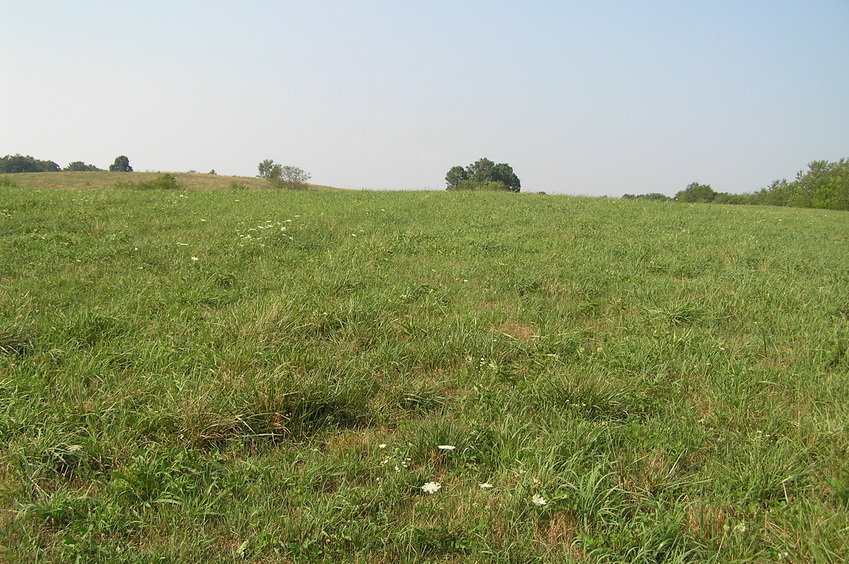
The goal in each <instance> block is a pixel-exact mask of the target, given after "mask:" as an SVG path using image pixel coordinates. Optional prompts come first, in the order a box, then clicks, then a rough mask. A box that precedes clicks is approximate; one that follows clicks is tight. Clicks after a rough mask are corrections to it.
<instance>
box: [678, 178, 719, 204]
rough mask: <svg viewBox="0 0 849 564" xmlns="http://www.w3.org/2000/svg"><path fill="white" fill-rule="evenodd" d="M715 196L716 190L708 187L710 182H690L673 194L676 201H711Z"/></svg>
mask: <svg viewBox="0 0 849 564" xmlns="http://www.w3.org/2000/svg"><path fill="white" fill-rule="evenodd" d="M714 198H716V192H714V190H713V188H711V187H710V184H699V183H698V182H691V183H690V184H689V185H688V186H687V188H685V189H684V190H681V191H680V192H678V193H677V194H675V201H676V202H685V203H699V204H705V203H709V202H712V201H713V199H714Z"/></svg>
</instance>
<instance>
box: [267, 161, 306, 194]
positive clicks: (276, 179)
mask: <svg viewBox="0 0 849 564" xmlns="http://www.w3.org/2000/svg"><path fill="white" fill-rule="evenodd" d="M257 169H258V170H259V175H258V176H259V177H260V178H265V179H266V180H268V181H269V182H270V183H271V185H272V186H274V187H275V188H283V189H286V190H305V189H306V188H307V182H308V181H309V179H310V175H309V173H307V172H304V170H303V169H301V168H298V167H296V166H283V165H280V164H277V163H275V162H274V161H273V160H271V159H265V160H264V161H262V162H261V163H259V165H258V166H257Z"/></svg>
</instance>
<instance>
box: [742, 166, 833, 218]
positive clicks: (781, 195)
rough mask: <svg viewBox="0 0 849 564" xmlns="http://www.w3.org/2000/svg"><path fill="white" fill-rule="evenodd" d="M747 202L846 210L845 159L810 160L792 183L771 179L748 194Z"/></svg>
mask: <svg viewBox="0 0 849 564" xmlns="http://www.w3.org/2000/svg"><path fill="white" fill-rule="evenodd" d="M749 203H752V204H760V205H769V206H790V207H799V208H824V209H830V210H847V211H849V159H840V160H839V161H837V162H836V163H832V162H829V161H813V162H811V163H810V164H808V170H806V171H805V170H800V171H799V172H798V173H796V179H795V180H793V181H792V182H788V181H787V180H785V179H782V180H774V181H773V182H772V183H770V185H769V186H767V187H766V188H763V189H761V190H758V191H757V192H755V193H754V194H752V195H750V196H749Z"/></svg>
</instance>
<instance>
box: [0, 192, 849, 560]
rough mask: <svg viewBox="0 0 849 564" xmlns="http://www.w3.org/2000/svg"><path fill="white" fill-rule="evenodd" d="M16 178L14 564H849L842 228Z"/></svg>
mask: <svg viewBox="0 0 849 564" xmlns="http://www.w3.org/2000/svg"><path fill="white" fill-rule="evenodd" d="M0 189H1V190H2V197H3V200H2V201H3V203H2V205H0V207H2V215H0V244H2V252H0V438H1V439H2V442H0V445H3V446H2V447H0V465H2V466H0V492H2V500H3V501H2V504H3V506H2V507H3V509H2V513H1V514H0V545H2V549H0V550H2V551H3V552H2V555H3V558H5V559H7V560H9V561H20V562H24V561H55V562H64V561H69V560H79V561H103V562H112V561H123V562H149V561H157V560H162V561H185V562H193V561H198V560H208V561H216V562H217V561H221V562H229V561H234V560H245V561H298V562H300V561H332V560H346V561H358V562H385V561H394V562H418V561H442V562H469V561H479V562H534V561H536V562H563V561H572V562H705V561H709V562H748V561H750V562H763V561H786V562H809V561H821V562H840V561H845V560H846V559H847V558H849V552H848V551H847V548H846V547H847V543H846V534H847V530H849V529H848V527H849V518H847V515H849V513H847V509H849V464H847V462H846V461H847V460H849V457H847V456H846V453H847V450H849V439H847V437H849V434H847V423H846V422H847V421H849V413H847V411H849V409H847V406H849V403H847V400H849V378H847V376H849V353H847V348H849V266H847V264H849V263H847V262H846V260H845V257H846V256H849V248H847V247H849V239H847V235H849V223H847V222H846V217H845V214H841V213H835V212H822V211H814V210H801V209H782V208H769V209H759V208H745V207H721V206H710V205H702V206H685V205H679V206H667V205H662V204H656V203H652V202H644V201H618V200H605V199H589V198H571V197H552V196H535V195H512V194H499V193H460V192H453V193H449V192H445V193H433V192H417V193H393V192H388V193H374V192H271V191H250V190H240V191H214V192H209V191H205V192H201V191H193V190H183V191H141V190H130V191H128V190H123V191H122V190H88V191H80V190H64V191H54V190H40V191H33V190H32V189H28V188H26V187H21V188H18V187H13V186H5V187H2V188H0ZM440 445H441V446H443V447H446V446H451V447H454V448H453V449H448V448H442V449H440V448H439V446H440ZM427 482H437V483H439V484H440V486H441V488H440V489H439V490H438V491H436V492H435V493H432V494H429V493H426V492H425V491H424V490H423V489H422V486H423V485H424V484H425V483H427ZM482 484H483V485H487V486H488V485H491V486H492V487H481V485H482ZM535 500H536V503H535ZM540 501H544V502H545V503H544V504H542V503H540Z"/></svg>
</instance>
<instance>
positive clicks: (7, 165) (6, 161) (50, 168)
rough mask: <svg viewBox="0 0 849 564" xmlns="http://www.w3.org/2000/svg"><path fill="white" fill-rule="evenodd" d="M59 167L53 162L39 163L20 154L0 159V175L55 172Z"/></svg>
mask: <svg viewBox="0 0 849 564" xmlns="http://www.w3.org/2000/svg"><path fill="white" fill-rule="evenodd" d="M58 170H59V165H58V164H56V163H55V162H53V161H40V160H38V159H36V158H34V157H31V156H29V155H27V156H23V155H20V154H15V155H6V156H5V157H0V173H9V174H15V173H19V172H57V171H58Z"/></svg>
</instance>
